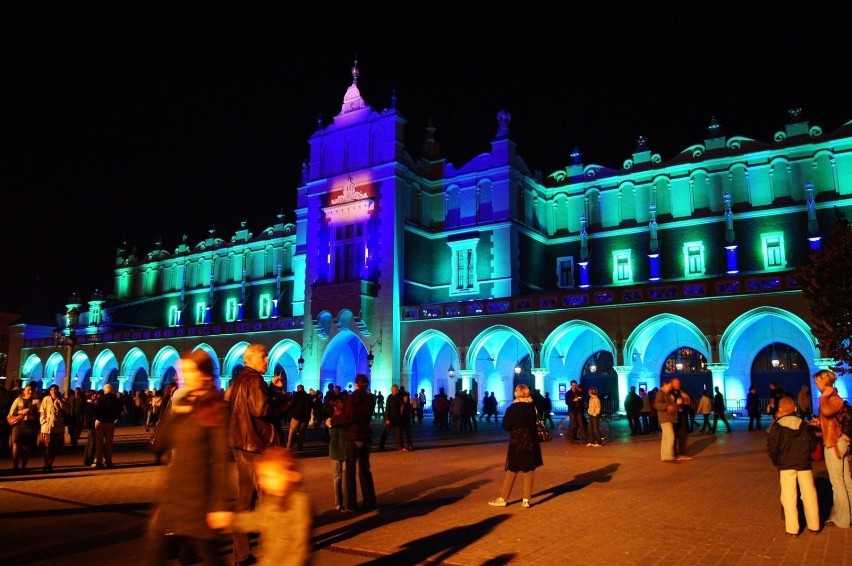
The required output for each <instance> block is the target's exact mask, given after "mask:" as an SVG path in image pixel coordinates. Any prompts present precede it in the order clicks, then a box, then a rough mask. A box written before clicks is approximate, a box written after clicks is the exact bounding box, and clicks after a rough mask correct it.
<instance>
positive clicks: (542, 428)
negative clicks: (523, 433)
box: [535, 411, 553, 442]
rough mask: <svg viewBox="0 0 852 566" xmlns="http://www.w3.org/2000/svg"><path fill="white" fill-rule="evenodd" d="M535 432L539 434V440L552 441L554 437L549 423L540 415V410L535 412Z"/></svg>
mask: <svg viewBox="0 0 852 566" xmlns="http://www.w3.org/2000/svg"><path fill="white" fill-rule="evenodd" d="M535 433H536V434H537V435H538V441H539V442H550V440H551V439H552V438H553V437H552V436H551V435H550V430H549V429H548V428H547V425H545V424H544V421H543V420H541V419H540V418H539V417H538V411H536V412H535Z"/></svg>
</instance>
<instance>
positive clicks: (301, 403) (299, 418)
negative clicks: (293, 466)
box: [287, 383, 314, 450]
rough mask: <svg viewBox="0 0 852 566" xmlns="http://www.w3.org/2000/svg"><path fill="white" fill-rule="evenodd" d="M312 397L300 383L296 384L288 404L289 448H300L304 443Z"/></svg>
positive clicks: (312, 405) (311, 408) (312, 402)
mask: <svg viewBox="0 0 852 566" xmlns="http://www.w3.org/2000/svg"><path fill="white" fill-rule="evenodd" d="M313 408H314V399H313V397H311V396H310V395H308V392H307V391H305V386H304V385H302V384H301V383H300V384H299V385H298V386H296V392H295V393H294V394H293V399H292V402H291V404H290V434H289V435H288V436H287V447H288V448H290V450H301V449H302V448H303V447H304V445H305V432H306V431H307V430H308V423H309V422H310V420H311V411H312V410H313Z"/></svg>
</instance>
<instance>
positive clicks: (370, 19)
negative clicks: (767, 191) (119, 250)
mask: <svg viewBox="0 0 852 566" xmlns="http://www.w3.org/2000/svg"><path fill="white" fill-rule="evenodd" d="M170 4H176V5H177V4H180V3H170ZM193 4H194V3H193ZM551 4H553V5H554V6H556V5H558V6H559V7H558V8H557V7H550V5H551ZM646 4H650V3H643V2H623V3H622V2H552V3H536V2H510V3H508V5H506V4H505V3H499V4H498V3H496V2H494V3H487V2H434V3H408V2H392V3H387V5H385V4H384V3H375V2H357V3H337V2H334V3H331V2H312V3H310V7H309V8H305V7H302V8H294V7H293V6H294V4H293V3H291V2H286V3H285V2H268V3H255V2H234V3H232V4H230V5H229V6H230V8H222V7H221V6H223V5H221V4H217V6H220V7H216V8H210V7H206V8H201V6H204V5H205V4H198V5H194V7H193V8H192V9H189V8H185V9H184V8H176V7H174V6H171V5H170V6H169V7H167V8H166V7H162V4H160V3H154V2H151V3H149V2H134V3H129V2H110V3H103V4H93V3H86V2H64V3H58V2H57V3H52V4H47V5H42V4H41V3H39V4H38V5H35V3H32V2H26V3H21V4H19V5H17V4H14V3H4V4H3V5H2V7H0V29H2V45H0V48H2V49H0V70H2V76H0V103H2V104H0V108H1V109H0V112H2V114H0V132H2V137H0V140H2V145H0V214H2V221H3V229H2V230H0V238H2V239H0V310H6V311H12V312H20V313H22V314H24V317H25V320H27V321H30V322H42V321H49V320H50V318H51V316H52V314H53V313H57V312H60V311H62V310H63V305H64V303H65V299H66V298H67V296H68V295H69V294H70V293H71V292H72V291H73V292H78V293H79V294H80V295H81V296H83V297H84V298H86V297H87V296H88V295H89V294H90V293H91V292H92V291H93V290H94V289H96V288H99V289H101V290H104V291H106V292H111V291H112V266H113V263H114V258H115V249H116V247H117V246H118V245H119V244H120V243H121V242H122V241H123V240H124V241H127V243H128V244H129V245H130V246H133V245H135V246H137V247H138V251H139V253H140V254H143V253H146V252H148V251H150V250H151V249H153V248H154V243H155V242H156V241H157V240H158V239H160V238H161V239H162V241H163V244H164V248H165V249H168V250H173V249H174V248H175V247H176V246H177V245H178V243H179V242H180V239H181V235H182V234H188V236H189V238H188V239H189V242H190V243H191V244H195V243H197V242H198V241H200V240H202V239H203V238H204V237H205V236H206V234H207V230H208V229H209V228H211V227H212V226H214V225H215V227H216V230H217V236H219V237H221V238H224V239H226V240H229V239H230V237H231V235H232V234H233V233H234V230H235V229H237V228H238V226H239V223H240V221H241V220H247V221H248V226H249V229H250V230H251V231H252V232H254V233H255V234H256V233H258V232H260V231H261V230H263V229H264V228H266V227H268V226H270V225H271V224H272V223H273V222H274V220H275V215H276V213H277V212H278V211H279V210H282V209H283V210H284V212H285V215H286V218H287V219H288V220H290V221H292V220H293V219H294V216H293V206H294V204H295V192H296V187H297V185H298V183H299V178H300V168H301V163H302V161H303V160H304V159H305V157H306V156H307V152H308V146H307V139H308V138H309V137H310V135H311V134H313V132H314V131H315V130H316V127H317V119H318V117H319V115H320V114H322V117H323V120H324V122H325V123H326V124H328V123H329V122H330V121H331V119H332V117H333V116H334V115H335V114H337V113H338V112H339V110H340V104H341V102H342V99H343V94H344V92H345V91H346V88H347V86H348V85H349V84H350V83H351V80H352V79H351V75H350V71H349V70H350V68H351V66H352V60H353V59H354V58H355V57H357V58H358V61H359V67H360V70H361V78H360V81H359V86H360V89H361V93H362V95H363V96H364V98H365V99H366V100H367V103H368V104H370V105H372V106H373V107H374V108H376V109H382V108H386V107H388V106H390V99H391V93H392V91H393V89H394V88H395V89H396V93H397V97H398V103H397V107H398V110H399V112H400V113H401V114H402V115H403V116H404V117H405V118H406V119H408V125H407V128H406V136H407V147H408V149H409V150H410V151H411V152H412V153H413V154H414V155H415V157H416V156H417V155H418V152H419V148H420V142H421V140H422V138H423V131H424V127H425V125H426V123H427V120H428V119H429V118H430V117H431V119H432V121H433V123H434V125H435V127H436V128H437V132H436V137H437V140H438V142H439V143H440V144H441V147H442V150H443V153H444V155H445V156H446V158H447V160H448V161H450V162H452V163H454V164H455V165H456V166H457V167H458V166H461V165H462V164H463V163H465V162H466V161H468V160H469V159H470V158H472V157H473V156H475V155H477V154H478V153H482V152H485V151H488V150H489V149H490V141H491V139H492V137H493V135H494V133H495V131H496V119H495V115H496V113H497V111H498V110H499V109H501V108H505V109H507V110H508V111H509V112H510V113H511V115H512V123H511V132H512V133H511V137H512V138H513V139H514V140H515V141H516V143H517V144H518V150H519V153H520V154H521V156H522V157H523V158H524V160H525V161H526V163H527V164H528V166H529V167H530V168H531V169H533V170H541V171H542V172H543V173H544V175H545V176H546V175H547V174H549V173H551V172H553V171H554V170H556V169H559V168H561V167H564V166H565V165H567V163H568V162H569V160H570V158H569V155H570V153H571V150H572V149H573V148H574V146H577V147H579V149H580V150H581V151H582V153H583V156H584V162H586V163H598V164H602V165H607V166H610V167H616V168H617V167H620V166H621V164H622V163H623V161H624V160H625V159H628V158H630V156H631V153H632V151H633V150H634V149H635V146H636V138H637V137H638V136H640V135H644V136H646V137H647V138H648V140H649V146H650V148H651V150H652V151H653V152H655V153H659V154H660V155H661V156H662V158H663V161H666V160H668V159H670V158H672V157H674V156H675V155H676V154H677V153H678V152H680V151H681V150H683V149H685V148H686V147H688V146H690V145H693V144H696V143H702V142H703V140H704V138H705V134H706V127H707V126H708V124H709V122H710V119H711V117H712V116H714V115H715V116H717V118H718V120H719V122H720V123H721V124H722V127H723V132H724V133H725V134H726V135H728V136H732V135H741V136H747V137H751V138H755V139H759V140H764V141H769V140H771V138H772V135H773V134H774V132H776V131H778V130H781V129H782V128H783V125H784V123H785V121H786V118H787V110H788V109H790V108H793V107H801V108H802V109H803V111H804V116H805V118H806V119H808V120H809V121H810V122H811V123H812V124H817V125H820V126H821V127H822V128H823V130H824V131H825V132H830V131H832V130H834V129H836V128H837V127H839V126H840V125H841V124H843V123H844V122H846V121H848V120H852V96H850V94H852V85H850V84H849V81H848V79H849V76H850V63H852V46H850V42H849V41H848V22H849V21H850V18H849V16H850V14H849V9H848V8H844V9H843V10H842V11H838V10H837V9H834V8H832V9H828V8H823V7H821V6H822V4H821V3H817V2H811V3H796V4H797V5H798V7H797V8H789V7H783V8H782V7H781V3H780V2H736V3H733V2H732V3H725V2H712V3H692V2H685V3H677V4H675V3H671V4H670V6H677V8H671V10H674V11H666V10H663V9H659V8H649V7H648V6H646ZM654 5H655V6H656V5H657V3H654ZM436 6H437V7H436ZM544 6H547V7H544Z"/></svg>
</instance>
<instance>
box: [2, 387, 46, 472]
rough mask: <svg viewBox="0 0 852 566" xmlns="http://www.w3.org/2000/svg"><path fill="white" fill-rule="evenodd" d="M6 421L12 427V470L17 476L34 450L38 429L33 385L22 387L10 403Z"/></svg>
mask: <svg viewBox="0 0 852 566" xmlns="http://www.w3.org/2000/svg"><path fill="white" fill-rule="evenodd" d="M7 420H8V422H9V424H10V425H12V470H13V471H14V473H16V474H17V473H19V472H23V471H24V470H26V469H27V462H28V461H29V459H30V452H32V451H33V450H35V443H36V435H37V434H38V428H39V427H38V399H37V398H36V397H35V386H34V385H32V384H29V385H27V386H26V387H24V390H23V391H21V395H20V397H18V398H17V399H15V400H14V401H13V402H12V407H11V408H10V409H9V415H8V416H7Z"/></svg>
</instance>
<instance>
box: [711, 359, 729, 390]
mask: <svg viewBox="0 0 852 566" xmlns="http://www.w3.org/2000/svg"><path fill="white" fill-rule="evenodd" d="M707 369H709V370H710V373H712V374H713V387H718V388H719V391H721V392H722V395H725V372H726V371H728V364H707Z"/></svg>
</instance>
